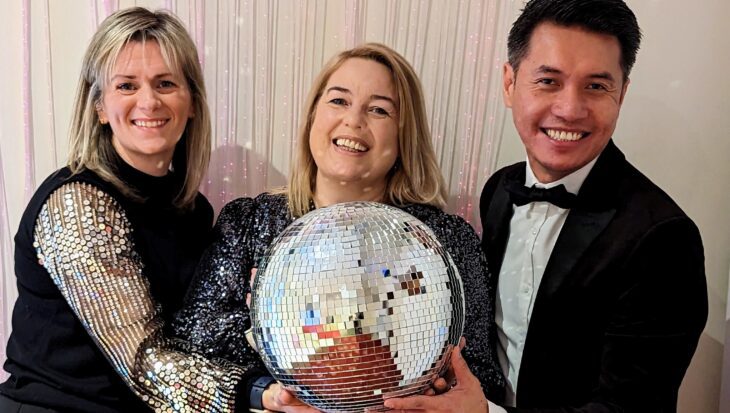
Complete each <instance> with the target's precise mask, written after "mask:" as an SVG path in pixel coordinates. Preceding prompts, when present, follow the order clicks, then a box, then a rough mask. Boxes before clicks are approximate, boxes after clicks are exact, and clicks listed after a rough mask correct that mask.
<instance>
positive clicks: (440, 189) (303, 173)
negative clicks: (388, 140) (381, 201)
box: [286, 43, 446, 217]
mask: <svg viewBox="0 0 730 413" xmlns="http://www.w3.org/2000/svg"><path fill="white" fill-rule="evenodd" d="M353 58H360V59H368V60H373V61H375V62H378V63H380V64H382V65H383V66H385V67H387V68H388V70H390V72H391V74H392V75H393V82H394V84H395V90H396V93H397V94H398V102H400V108H399V111H398V115H399V116H398V119H399V121H398V149H399V156H398V159H397V160H396V163H395V167H394V168H393V169H392V170H391V171H390V172H389V173H388V177H387V180H388V182H387V184H386V189H385V202H388V203H390V204H392V205H398V206H402V205H405V204H408V203H419V204H428V205H433V206H436V207H438V208H443V207H444V206H445V205H446V189H445V185H444V178H443V176H442V175H441V170H440V169H439V166H438V162H437V161H436V154H435V152H434V150H433V145H432V144H431V133H430V131H429V126H428V119H427V117H426V106H425V104H424V99H423V91H422V89H421V82H420V81H419V80H418V76H417V75H416V73H415V71H414V70H413V68H412V67H411V65H410V64H409V63H408V62H407V61H406V60H405V59H404V58H403V56H401V55H400V54H398V53H397V52H396V51H394V50H393V49H391V48H389V47H387V46H385V45H382V44H378V43H366V44H363V45H360V46H358V47H355V48H354V49H350V50H346V51H344V52H341V53H339V54H338V55H336V56H334V57H333V58H332V59H330V61H329V62H328V63H327V64H326V65H325V67H324V68H323V69H322V71H321V72H320V73H319V75H318V76H317V79H316V80H315V81H314V84H313V85H312V88H311V89H310V91H309V96H308V97H307V100H306V101H305V105H304V110H303V115H302V121H301V126H300V128H299V136H298V138H297V150H296V153H295V157H294V162H293V165H292V168H291V172H290V173H289V183H288V187H287V188H286V194H287V196H288V199H289V201H288V202H289V210H290V212H291V214H292V216H294V217H299V216H302V215H304V214H306V213H307V212H309V210H310V205H311V202H312V199H313V195H314V186H315V178H316V176H317V164H316V163H315V162H314V158H313V157H312V152H311V150H310V149H309V133H310V131H311V129H312V123H313V122H314V113H315V110H316V107H317V103H318V101H319V99H320V97H321V96H322V93H323V91H324V88H325V86H327V82H328V81H329V78H330V76H332V74H333V73H334V72H335V71H336V70H337V69H339V68H340V66H342V64H343V63H344V62H345V61H346V60H348V59H353Z"/></svg>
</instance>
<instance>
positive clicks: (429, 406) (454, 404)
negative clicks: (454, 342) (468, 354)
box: [385, 339, 489, 413]
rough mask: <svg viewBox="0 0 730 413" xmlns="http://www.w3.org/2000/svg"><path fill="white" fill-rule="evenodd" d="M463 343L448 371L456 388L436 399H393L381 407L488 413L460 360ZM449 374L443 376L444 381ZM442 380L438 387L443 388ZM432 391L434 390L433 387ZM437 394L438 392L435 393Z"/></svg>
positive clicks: (421, 412) (403, 412)
mask: <svg viewBox="0 0 730 413" xmlns="http://www.w3.org/2000/svg"><path fill="white" fill-rule="evenodd" d="M463 346H464V345H463V339H462V342H461V343H459V346H457V347H456V348H454V350H453V352H452V353H451V367H450V369H453V375H454V377H455V379H456V385H455V386H454V387H452V388H451V390H449V391H447V392H446V393H444V394H440V395H438V396H428V395H425V396H411V397H404V398H393V399H388V400H386V401H385V407H388V408H391V409H394V410H395V411H396V412H398V413H485V412H486V413H489V406H488V404H487V398H486V396H485V395H484V391H482V385H481V384H480V383H479V379H477V378H476V377H475V376H474V375H473V374H472V373H471V371H470V370H469V366H467V365H466V361H465V360H464V358H463V357H461V349H462V348H463ZM448 376H449V374H447V377H448ZM446 383H447V382H446V380H444V381H443V382H441V383H438V385H439V386H438V387H445V386H444V384H446ZM434 388H437V385H436V383H434ZM437 391H438V390H437Z"/></svg>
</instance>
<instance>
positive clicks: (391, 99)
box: [173, 43, 504, 411]
mask: <svg viewBox="0 0 730 413" xmlns="http://www.w3.org/2000/svg"><path fill="white" fill-rule="evenodd" d="M297 143H298V147H297V152H296V157H295V161H294V164H293V167H292V170H291V174H290V176H289V183H288V186H287V188H286V189H284V190H282V191H278V192H275V193H264V194H261V195H259V196H257V197H256V198H254V199H251V198H240V199H237V200H234V201H232V202H231V203H229V204H228V205H226V206H225V207H224V209H223V211H222V213H221V215H220V217H219V219H218V222H217V224H216V227H215V229H214V234H215V241H214V243H213V246H212V247H211V248H210V249H209V250H208V251H207V252H206V254H205V255H204V257H203V259H202V260H201V265H200V266H199V267H198V274H197V275H196V279H195V281H193V285H192V287H191V291H190V293H189V295H188V298H187V300H186V304H185V307H184V309H183V310H182V311H181V312H180V313H179V314H178V315H177V317H176V319H175V321H174V323H173V329H174V330H175V334H177V335H179V336H180V337H181V338H183V339H185V340H188V341H190V342H191V344H192V346H193V347H194V348H196V349H198V350H199V351H201V352H203V353H204V354H205V355H206V356H207V357H210V358H216V357H218V358H225V359H228V360H230V361H233V362H235V363H241V364H246V365H249V366H252V365H254V364H255V363H259V368H257V369H251V370H248V371H246V372H245V373H244V376H245V377H246V380H247V381H248V382H249V383H252V387H251V392H250V402H251V405H252V406H253V407H257V408H266V409H267V410H271V411H294V410H292V409H290V406H289V405H288V403H289V402H297V401H296V399H294V398H293V396H292V395H291V394H290V393H288V392H287V391H286V390H284V389H283V388H282V386H281V385H280V384H278V383H275V382H274V380H273V379H272V378H271V377H268V375H266V374H265V373H261V372H262V371H263V367H262V366H261V365H260V361H259V357H258V355H257V354H256V352H255V351H254V350H253V349H252V348H251V347H250V346H249V345H248V343H247V340H246V337H245V330H246V329H247V328H248V327H249V326H250V320H249V313H248V308H247V305H246V297H247V294H249V292H250V280H249V274H250V273H251V272H252V270H255V268H256V267H257V266H258V262H259V260H260V259H261V257H262V255H263V253H264V252H265V250H266V248H267V247H268V246H269V245H270V244H271V242H272V241H273V240H274V238H275V237H276V236H277V235H278V234H279V233H281V232H282V231H283V230H284V228H286V226H288V225H289V224H290V223H291V222H292V221H293V220H294V219H296V218H297V217H300V216H302V215H304V214H305V213H307V212H309V211H311V210H313V209H315V208H321V207H326V206H329V205H333V204H336V203H339V202H347V201H377V202H383V203H387V204H390V205H393V206H396V207H398V208H400V209H402V210H404V211H406V212H408V213H410V214H411V215H414V216H415V217H417V218H419V219H420V220H421V221H423V222H424V223H425V224H426V225H428V226H429V227H430V228H431V229H432V230H433V231H434V232H435V234H436V236H437V237H438V238H439V240H440V241H441V243H442V244H443V245H444V246H445V248H446V249H447V250H448V252H449V253H450V254H451V256H452V258H453V260H454V262H455V264H456V265H457V268H458V269H459V273H460V274H461V275H462V278H463V280H464V285H466V286H468V287H467V288H466V289H465V290H466V308H467V314H466V323H465V326H466V327H465V336H466V338H467V341H468V346H467V349H466V350H465V357H466V358H467V359H468V360H469V361H470V365H471V366H473V368H472V369H473V371H474V373H475V375H476V376H477V377H478V378H479V379H480V381H481V383H482V385H483V386H484V388H485V390H486V392H487V393H488V394H490V395H492V396H493V397H495V398H497V399H499V398H500V396H499V395H500V394H501V393H502V391H503V388H504V379H503V377H502V374H501V372H500V369H499V366H498V364H497V358H496V357H497V356H496V353H495V351H494V350H495V343H496V342H495V331H494V322H493V321H494V303H493V302H492V298H491V297H493V294H492V292H491V291H490V288H491V287H490V286H491V285H492V284H491V283H490V282H489V277H491V275H490V274H489V271H488V269H487V265H486V260H485V258H484V255H483V253H482V252H481V248H480V245H479V239H478V237H477V235H476V234H475V233H474V230H473V229H472V228H471V227H470V226H469V224H467V223H466V222H465V221H464V220H463V219H461V218H459V217H457V216H454V215H449V214H447V213H445V212H443V211H442V208H443V207H444V206H445V204H446V191H445V187H444V181H443V178H442V176H441V172H440V170H439V168H438V163H437V161H436V156H435V153H434V150H433V147H432V145H431V135H430V133H429V127H428V122H427V119H426V110H425V105H424V98H423V93H422V90H421V85H420V82H419V80H418V77H417V76H416V74H415V72H414V70H413V68H412V67H411V66H410V64H408V62H407V61H406V60H405V59H404V58H403V57H402V56H400V55H399V54H398V53H396V52H395V51H393V50H392V49H390V48H388V47H386V46H384V45H381V44H375V43H368V44H364V45H361V46H358V47H356V48H354V49H351V50H347V51H344V52H342V53H340V54H338V55H336V56H335V57H334V58H333V59H332V60H330V61H329V63H327V65H326V66H325V68H324V69H323V70H322V72H321V73H320V75H319V76H318V77H317V79H316V81H315V82H314V85H313V86H312V89H311V92H310V94H309V97H308V98H307V101H306V103H305V108H304V114H303V119H302V126H301V128H300V132H299V137H298V142H297Z"/></svg>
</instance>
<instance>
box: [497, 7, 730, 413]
mask: <svg viewBox="0 0 730 413" xmlns="http://www.w3.org/2000/svg"><path fill="white" fill-rule="evenodd" d="M627 3H628V4H629V6H630V7H631V8H632V10H634V12H635V13H636V15H637V17H638V20H639V25H640V26H641V28H642V31H643V34H644V39H643V41H642V46H641V50H640V51H639V55H638V58H637V62H636V66H635V67H634V70H633V72H632V74H631V84H630V86H629V90H628V95H627V98H626V100H625V103H624V105H623V108H622V111H621V117H620V119H619V124H618V127H617V130H616V133H615V134H614V136H615V141H616V143H617V144H618V146H619V147H620V148H621V150H622V151H623V152H624V153H625V154H626V156H627V158H628V159H629V160H630V161H631V162H632V163H633V164H634V165H635V166H637V167H638V168H639V169H641V171H642V172H644V173H645V174H646V175H647V176H649V177H650V178H651V179H652V180H653V181H654V182H655V183H657V184H658V185H659V186H661V187H662V188H663V189H664V190H665V191H666V192H667V193H669V194H670V195H671V196H672V197H673V198H674V200H675V201H676V202H677V203H678V204H679V205H680V206H681V207H682V208H683V209H684V210H685V212H687V214H689V216H690V217H692V218H693V219H694V221H695V222H696V223H697V225H698V226H699V228H700V232H701V234H702V239H703V243H704V246H705V257H706V261H705V265H706V270H707V284H708V294H709V303H710V314H709V318H708V321H707V326H706V328H705V332H704V333H703V335H702V338H701V339H700V344H699V348H698V350H697V353H696V355H695V358H694V359H693V361H692V365H691V366H690V369H689V371H688V373H687V376H686V377H685V381H684V383H683V386H682V389H681V392H680V401H679V411H680V412H683V413H715V412H718V411H719V410H718V409H719V398H720V377H721V365H722V356H723V347H724V344H723V343H724V342H725V306H726V302H727V297H728V269H729V268H730V215H729V213H728V211H730V76H729V75H728V68H730V25H728V24H727V20H728V18H730V1H728V0H699V1H692V2H689V1H686V0H628V1H627ZM507 117H508V119H507V121H506V122H505V135H504V139H503V141H502V145H501V148H500V153H499V156H498V158H497V163H498V164H499V165H500V166H502V165H507V164H510V163H512V162H515V161H520V160H524V156H525V155H524V151H523V149H522V146H521V145H520V142H519V137H518V136H517V133H516V132H515V130H514V127H513V125H512V123H511V117H510V114H507ZM657 293H658V294H660V293H661V290H660V288H657ZM677 305H682V303H677ZM728 318H730V317H728ZM728 367H730V363H728ZM726 374H727V373H726ZM728 376H729V377H728V379H730V375H728ZM728 393H730V383H725V387H724V390H723V394H725V395H727V394H728ZM726 398H728V397H727V396H726ZM728 402H730V400H728ZM726 403H727V402H726ZM723 409H724V410H722V411H723V412H730V403H728V405H726V406H723Z"/></svg>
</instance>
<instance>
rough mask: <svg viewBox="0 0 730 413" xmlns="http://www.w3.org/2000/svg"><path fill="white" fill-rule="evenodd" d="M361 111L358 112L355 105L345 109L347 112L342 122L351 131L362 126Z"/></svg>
mask: <svg viewBox="0 0 730 413" xmlns="http://www.w3.org/2000/svg"><path fill="white" fill-rule="evenodd" d="M363 116H364V115H363V111H362V110H360V108H359V107H356V106H355V105H351V106H350V107H349V108H347V111H346V112H345V116H344V122H345V125H347V126H349V127H351V128H353V129H360V128H362V126H363V122H364V121H363Z"/></svg>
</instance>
